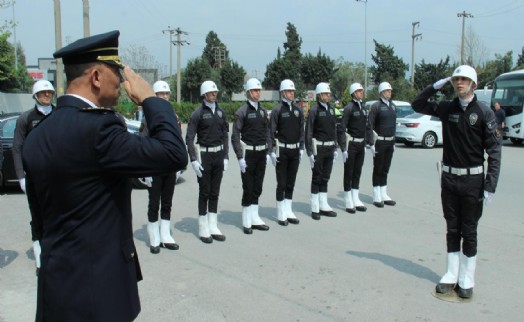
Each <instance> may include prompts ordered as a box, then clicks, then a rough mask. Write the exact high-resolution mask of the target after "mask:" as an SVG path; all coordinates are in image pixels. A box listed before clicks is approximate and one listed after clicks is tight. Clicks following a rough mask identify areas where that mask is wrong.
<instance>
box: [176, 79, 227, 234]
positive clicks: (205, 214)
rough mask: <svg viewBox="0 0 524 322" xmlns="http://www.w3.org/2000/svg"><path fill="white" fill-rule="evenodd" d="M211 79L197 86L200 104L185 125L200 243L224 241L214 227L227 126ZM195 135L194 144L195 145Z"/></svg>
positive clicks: (225, 167)
mask: <svg viewBox="0 0 524 322" xmlns="http://www.w3.org/2000/svg"><path fill="white" fill-rule="evenodd" d="M217 94H218V88H217V85H216V84H215V82H213V81H209V80H208V81H205V82H203V83H202V84H201V85H200V95H201V96H203V97H204V99H203V102H202V106H200V107H199V108H197V109H196V110H195V111H194V112H193V113H192V114H191V119H190V120H189V124H188V126H187V134H186V145H187V151H188V152H189V157H190V160H191V165H192V167H193V170H195V173H196V175H197V180H198V187H199V193H198V235H199V236H200V240H202V241H203V242H204V243H212V242H213V239H215V240H218V241H224V240H226V236H224V234H222V232H221V231H220V230H219V229H218V226H217V213H218V210H217V209H218V195H219V194H220V183H221V182H222V174H223V172H224V171H226V170H227V167H228V161H229V160H228V151H229V147H228V132H229V126H228V123H227V116H226V113H225V111H224V110H223V109H222V108H221V107H220V106H218V103H217ZM195 136H196V144H195V142H194V141H195Z"/></svg>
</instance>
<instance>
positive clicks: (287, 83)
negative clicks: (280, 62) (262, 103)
mask: <svg viewBox="0 0 524 322" xmlns="http://www.w3.org/2000/svg"><path fill="white" fill-rule="evenodd" d="M294 90H295V83H293V81H292V80H291V79H284V80H283V81H282V82H281V83H280V91H281V92H282V91H294Z"/></svg>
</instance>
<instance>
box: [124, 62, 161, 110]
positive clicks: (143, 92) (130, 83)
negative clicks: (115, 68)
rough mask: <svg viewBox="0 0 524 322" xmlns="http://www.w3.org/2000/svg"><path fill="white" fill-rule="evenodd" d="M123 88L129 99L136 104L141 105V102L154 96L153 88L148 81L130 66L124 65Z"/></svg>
mask: <svg viewBox="0 0 524 322" xmlns="http://www.w3.org/2000/svg"><path fill="white" fill-rule="evenodd" d="M124 76H125V79H126V80H125V81H124V89H125V90H126V92H127V95H128V96H129V98H131V100H132V101H133V102H134V103H135V104H137V105H142V102H143V101H144V100H145V99H146V98H148V97H152V96H155V93H154V92H153V88H152V87H151V85H149V83H148V82H147V81H146V80H145V79H143V78H142V77H141V76H140V75H138V74H137V73H135V72H134V71H133V70H132V69H131V67H129V66H126V67H125V68H124Z"/></svg>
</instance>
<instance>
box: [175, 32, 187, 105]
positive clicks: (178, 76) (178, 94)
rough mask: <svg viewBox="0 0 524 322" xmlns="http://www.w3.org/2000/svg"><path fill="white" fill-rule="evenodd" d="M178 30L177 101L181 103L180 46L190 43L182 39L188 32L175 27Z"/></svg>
mask: <svg viewBox="0 0 524 322" xmlns="http://www.w3.org/2000/svg"><path fill="white" fill-rule="evenodd" d="M175 32H176V41H175V43H176V44H177V61H176V64H177V66H176V102H177V103H180V47H182V46H183V45H189V44H190V43H189V42H187V41H185V40H181V35H187V32H185V31H182V30H180V28H176V29H175Z"/></svg>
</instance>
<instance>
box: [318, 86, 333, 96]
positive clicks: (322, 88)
mask: <svg viewBox="0 0 524 322" xmlns="http://www.w3.org/2000/svg"><path fill="white" fill-rule="evenodd" d="M315 93H316V94H317V95H318V94H321V93H331V90H330V89H329V83H318V84H317V87H316V88H315Z"/></svg>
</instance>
